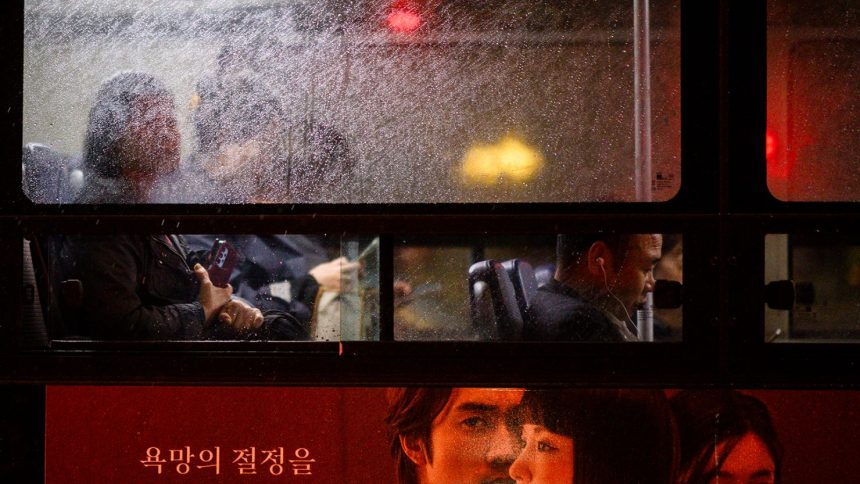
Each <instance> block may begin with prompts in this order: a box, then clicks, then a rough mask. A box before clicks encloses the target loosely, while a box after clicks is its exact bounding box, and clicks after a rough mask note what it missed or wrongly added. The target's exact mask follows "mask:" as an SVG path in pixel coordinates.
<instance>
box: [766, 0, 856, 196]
mask: <svg viewBox="0 0 860 484" xmlns="http://www.w3.org/2000/svg"><path fill="white" fill-rule="evenodd" d="M858 33H860V5H858V4H857V3H856V2H825V3H822V2H815V1H811V0H769V2H768V41H767V62H768V65H767V133H766V135H765V136H766V140H765V141H766V143H765V151H766V153H765V154H766V158H767V181H768V186H769V187H770V191H771V193H772V194H773V195H774V196H776V197H777V198H779V199H781V200H786V201H857V200H860V170H858V164H857V161H858V159H860V124H858V122H857V119H858V114H860V37H859V36H858Z"/></svg>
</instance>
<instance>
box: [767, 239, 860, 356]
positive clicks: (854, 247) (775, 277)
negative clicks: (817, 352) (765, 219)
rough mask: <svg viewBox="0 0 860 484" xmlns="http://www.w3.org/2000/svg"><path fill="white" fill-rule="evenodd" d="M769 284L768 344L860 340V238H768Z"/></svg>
mask: <svg viewBox="0 0 860 484" xmlns="http://www.w3.org/2000/svg"><path fill="white" fill-rule="evenodd" d="M765 282H766V283H768V288H769V289H768V308H767V310H766V313H765V338H766V339H767V341H775V342H794V341H804V342H806V341H835V342H838V341H857V339H858V338H860V326H858V324H857V311H858V308H860V240H858V239H857V237H856V236H855V237H849V236H839V235H835V234H830V235H827V236H822V235H820V234H818V235H812V234H769V235H768V236H767V237H766V238H765ZM774 306H775V307H777V308H779V309H774V308H773V307H774Z"/></svg>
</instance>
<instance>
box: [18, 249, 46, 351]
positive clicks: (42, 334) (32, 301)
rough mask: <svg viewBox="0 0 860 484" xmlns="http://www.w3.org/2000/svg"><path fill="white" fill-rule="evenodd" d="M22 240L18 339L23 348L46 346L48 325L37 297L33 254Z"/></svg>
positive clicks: (37, 289)
mask: <svg viewBox="0 0 860 484" xmlns="http://www.w3.org/2000/svg"><path fill="white" fill-rule="evenodd" d="M23 240H24V267H23V269H24V270H23V276H24V277H23V281H22V282H23V291H24V293H23V307H22V308H21V309H22V310H21V313H22V318H21V333H20V335H19V338H18V341H19V344H20V345H21V346H22V347H25V348H32V347H38V348H44V347H47V346H48V343H49V341H50V340H49V339H48V327H47V325H45V313H44V310H43V308H42V300H41V299H40V297H39V285H38V284H37V282H36V270H35V269H34V267H33V254H32V253H31V249H30V241H29V240H27V239H23Z"/></svg>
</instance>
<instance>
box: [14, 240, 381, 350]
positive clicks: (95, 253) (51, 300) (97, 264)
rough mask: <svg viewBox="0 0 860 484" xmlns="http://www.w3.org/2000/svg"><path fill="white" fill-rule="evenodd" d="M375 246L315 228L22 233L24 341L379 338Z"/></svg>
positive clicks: (35, 343)
mask: <svg viewBox="0 0 860 484" xmlns="http://www.w3.org/2000/svg"><path fill="white" fill-rule="evenodd" d="M378 246H379V244H378V242H377V241H376V239H373V238H368V237H343V238H340V239H339V238H335V237H325V236H315V235H249V234H229V235H176V234H169V235H167V234H155V235H146V234H130V235H105V236H94V235H67V236H58V235H38V236H35V237H33V239H32V240H24V246H23V253H24V259H23V260H24V281H23V283H24V292H25V294H26V295H28V296H27V297H26V300H25V318H24V325H23V328H22V329H23V330H22V341H21V343H22V345H24V346H46V345H47V344H48V342H49V341H50V340H51V339H54V340H57V339H62V340H112V341H173V340H185V341H187V340H263V341H266V340H290V341H340V340H348V341H352V340H374V339H379V310H378V307H379V255H378Z"/></svg>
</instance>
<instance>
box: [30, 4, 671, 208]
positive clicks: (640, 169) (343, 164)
mask: <svg viewBox="0 0 860 484" xmlns="http://www.w3.org/2000/svg"><path fill="white" fill-rule="evenodd" d="M633 3H634V2H629V1H620V0H618V1H612V2H599V3H595V2H585V1H574V2H544V3H540V4H537V5H535V4H534V3H533V2H522V1H518V0H498V1H493V2H490V3H489V4H488V3H486V2H477V3H473V2H453V1H449V0H432V1H429V2H393V1H387V0H370V1H365V2H358V3H354V4H353V3H350V2H288V3H284V4H282V3H271V2H251V3H250V4H249V3H248V2H239V1H234V0H230V1H219V2H214V1H213V2H208V3H207V2H203V3H200V2H198V4H195V6H191V4H189V3H187V2H180V3H177V2H173V1H166V0H158V1H152V2H147V3H146V4H145V5H143V6H141V4H139V3H137V2H131V1H123V0H117V1H111V2H106V3H105V2H102V3H99V5H98V6H95V4H92V3H91V2H72V3H69V2H66V1H59V0H38V1H37V0H27V1H26V2H25V15H24V16H25V20H24V23H25V36H24V44H25V46H24V114H23V118H24V119H23V126H24V133H23V143H24V144H25V145H27V146H28V147H29V148H30V150H29V151H34V150H35V151H39V153H38V155H39V156H35V155H32V154H31V155H30V156H25V159H24V160H23V165H24V166H23V168H24V190H25V193H26V194H27V195H28V196H29V197H30V198H31V199H32V200H33V201H34V202H36V203H51V204H54V203H83V204H97V203H104V202H111V203H183V204H202V203H439V202H445V203H471V202H580V201H645V202H647V201H662V200H668V199H670V198H672V197H673V196H674V194H675V193H676V192H677V191H678V189H679V186H680V89H679V86H680V41H679V37H680V35H679V5H678V4H679V2H678V1H677V0H661V1H655V2H650V3H653V5H651V6H650V8H646V9H643V10H640V11H636V12H634V8H633ZM645 3H646V4H647V3H649V2H645ZM634 17H635V18H634ZM634 20H635V21H634ZM637 22H638V24H637ZM634 25H641V26H643V29H645V27H646V26H647V27H648V28H650V30H648V29H645V30H642V29H640V30H639V31H644V32H650V37H649V38H648V39H647V40H643V41H641V42H635V41H634V38H635V37H636V32H637V31H636V30H634ZM637 56H638V57H637ZM637 59H638V60H639V62H636V60H637ZM634 66H638V67H636V68H634ZM118 73H120V74H118ZM123 73H124V74H125V77H122V76H123ZM118 75H119V76H120V77H121V78H120V79H117V76H118ZM637 85H638V86H642V87H641V88H639V89H638V90H634V86H637ZM649 89H650V90H649ZM636 113H644V114H640V115H639V116H638V117H637V116H636ZM647 113H650V114H651V115H650V117H649V116H648V115H647ZM140 140H144V141H145V143H143V142H140ZM136 141H137V142H139V143H138V144H145V145H146V146H150V147H151V146H159V147H161V148H163V149H162V150H161V151H160V152H157V153H152V152H147V151H146V150H136V149H135V142H136ZM37 148H38V150H37ZM167 148H169V149H167ZM29 151H28V150H25V155H26V154H27V153H29ZM140 151H143V152H142V153H139V152H140ZM136 153H137V154H136ZM129 174H132V175H134V177H135V180H132V181H128V180H127V178H128V177H129ZM117 179H120V181H117ZM141 181H142V182H145V185H146V186H145V187H143V188H141ZM132 184H133V186H134V187H135V189H128V188H129V187H127V186H126V185H132ZM55 185H56V186H55Z"/></svg>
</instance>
